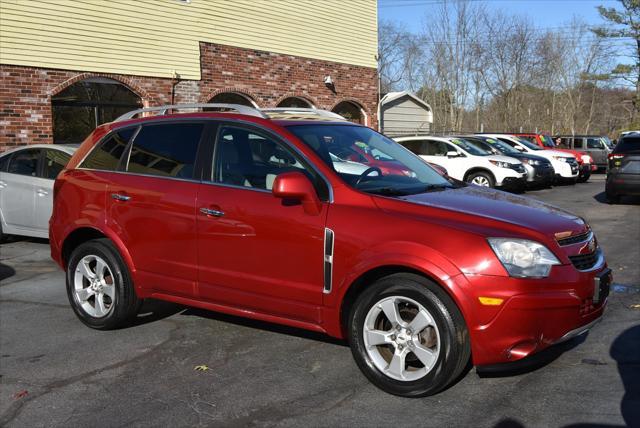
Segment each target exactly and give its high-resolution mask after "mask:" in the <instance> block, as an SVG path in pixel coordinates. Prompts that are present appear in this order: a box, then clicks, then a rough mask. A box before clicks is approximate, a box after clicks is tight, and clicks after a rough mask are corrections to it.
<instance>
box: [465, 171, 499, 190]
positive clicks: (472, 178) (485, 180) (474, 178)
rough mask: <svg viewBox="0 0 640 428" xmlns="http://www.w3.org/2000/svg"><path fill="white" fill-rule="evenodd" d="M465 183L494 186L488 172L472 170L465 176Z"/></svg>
mask: <svg viewBox="0 0 640 428" xmlns="http://www.w3.org/2000/svg"><path fill="white" fill-rule="evenodd" d="M467 183H471V184H475V185H476V186H482V187H494V186H495V181H494V179H493V177H492V176H491V174H489V173H488V172H483V171H480V172H473V173H471V174H469V176H468V177H467Z"/></svg>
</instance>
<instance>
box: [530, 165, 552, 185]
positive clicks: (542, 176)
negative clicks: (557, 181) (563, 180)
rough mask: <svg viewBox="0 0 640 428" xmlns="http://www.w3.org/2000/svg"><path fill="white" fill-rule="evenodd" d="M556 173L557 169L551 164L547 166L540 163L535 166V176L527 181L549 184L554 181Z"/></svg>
mask: <svg viewBox="0 0 640 428" xmlns="http://www.w3.org/2000/svg"><path fill="white" fill-rule="evenodd" d="M555 174H556V173H555V170H554V169H553V167H552V166H551V165H550V164H549V165H547V166H545V165H539V166H535V167H534V168H533V176H532V177H531V179H528V180H527V181H529V182H531V183H541V184H549V183H552V182H553V179H554V177H555Z"/></svg>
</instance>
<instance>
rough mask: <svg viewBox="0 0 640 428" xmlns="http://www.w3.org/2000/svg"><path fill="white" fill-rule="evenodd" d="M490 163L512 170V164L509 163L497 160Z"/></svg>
mask: <svg viewBox="0 0 640 428" xmlns="http://www.w3.org/2000/svg"><path fill="white" fill-rule="evenodd" d="M489 162H491V163H492V164H494V165H495V166H497V167H500V168H511V164H510V163H509V162H502V161H497V160H490V161H489Z"/></svg>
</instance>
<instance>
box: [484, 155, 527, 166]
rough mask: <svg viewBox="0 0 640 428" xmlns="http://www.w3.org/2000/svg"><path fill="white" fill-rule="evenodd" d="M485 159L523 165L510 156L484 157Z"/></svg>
mask: <svg viewBox="0 0 640 428" xmlns="http://www.w3.org/2000/svg"><path fill="white" fill-rule="evenodd" d="M483 157H484V158H485V159H487V160H494V161H498V162H506V163H512V164H519V163H521V162H519V161H518V160H517V159H514V158H512V157H509V156H503V155H489V156H483Z"/></svg>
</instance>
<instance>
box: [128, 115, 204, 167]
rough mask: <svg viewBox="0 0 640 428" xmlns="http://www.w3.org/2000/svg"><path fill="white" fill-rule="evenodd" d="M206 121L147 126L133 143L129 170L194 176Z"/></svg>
mask: <svg viewBox="0 0 640 428" xmlns="http://www.w3.org/2000/svg"><path fill="white" fill-rule="evenodd" d="M203 130H204V124H202V123H171V124H162V125H147V126H143V127H142V129H141V130H140V132H139V133H138V135H136V138H135V139H134V141H133V144H132V146H131V154H130V155H129V162H128V165H127V171H128V172H134V173H138V174H148V175H158V176H161V177H176V178H193V172H194V166H195V162H196V153H197V151H198V144H199V143H200V138H201V136H202V131H203Z"/></svg>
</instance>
